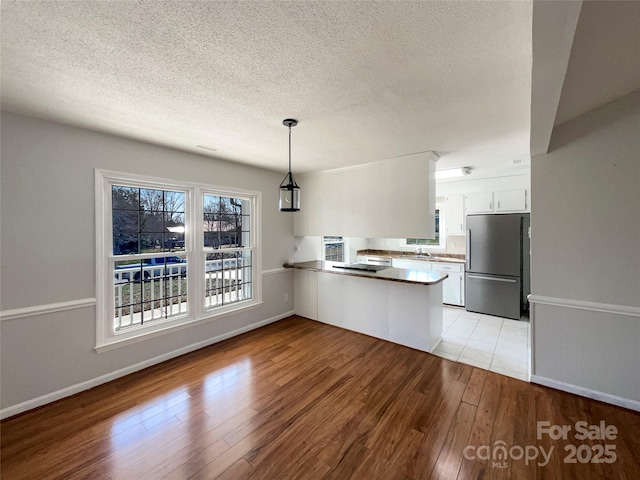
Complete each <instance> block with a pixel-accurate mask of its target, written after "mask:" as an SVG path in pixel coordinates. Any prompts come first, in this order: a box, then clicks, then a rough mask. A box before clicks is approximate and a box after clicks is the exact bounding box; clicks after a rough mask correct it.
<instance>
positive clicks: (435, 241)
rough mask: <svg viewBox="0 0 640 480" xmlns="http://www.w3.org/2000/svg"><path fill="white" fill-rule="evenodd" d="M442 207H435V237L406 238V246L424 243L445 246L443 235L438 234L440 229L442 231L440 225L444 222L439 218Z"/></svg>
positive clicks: (439, 246)
mask: <svg viewBox="0 0 640 480" xmlns="http://www.w3.org/2000/svg"><path fill="white" fill-rule="evenodd" d="M441 212H442V209H441V208H437V209H436V236H435V238H407V246H411V245H426V246H432V247H437V248H446V244H445V238H444V235H440V231H441V230H442V231H444V230H443V229H442V228H441V227H442V224H444V218H441V215H442V213H441Z"/></svg>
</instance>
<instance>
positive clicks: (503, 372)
mask: <svg viewBox="0 0 640 480" xmlns="http://www.w3.org/2000/svg"><path fill="white" fill-rule="evenodd" d="M489 370H490V371H492V372H495V373H499V374H500V375H506V376H507V377H512V378H517V379H518V380H523V381H525V382H528V381H529V379H528V378H527V377H528V376H527V374H526V373H521V372H515V371H513V370H509V369H508V368H501V367H496V366H494V365H491V366H490V367H489Z"/></svg>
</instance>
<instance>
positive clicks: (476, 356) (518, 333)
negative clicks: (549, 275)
mask: <svg viewBox="0 0 640 480" xmlns="http://www.w3.org/2000/svg"><path fill="white" fill-rule="evenodd" d="M529 332H530V329H529V321H528V319H527V320H520V321H517V320H511V319H508V318H500V317H494V316H492V315H482V314H480V313H472V312H467V311H466V310H464V309H462V308H455V307H444V313H443V333H442V341H441V342H440V344H439V345H438V346H437V347H436V349H435V350H434V351H433V353H434V355H438V356H440V357H443V358H447V359H449V360H455V361H457V362H462V363H467V364H469V365H473V366H474V367H478V368H484V369H485V370H491V371H492V372H496V373H501V374H503V375H507V376H509V377H514V378H518V379H520V380H525V381H528V380H529V357H530V354H529V352H530V350H531V337H530V335H529Z"/></svg>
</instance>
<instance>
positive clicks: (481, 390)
mask: <svg viewBox="0 0 640 480" xmlns="http://www.w3.org/2000/svg"><path fill="white" fill-rule="evenodd" d="M539 421H548V422H549V423H550V424H551V425H571V426H573V425H575V423H576V422H579V421H584V422H587V424H588V425H598V424H599V423H600V422H601V421H604V422H605V423H606V424H607V425H614V426H615V427H616V428H617V429H618V437H617V438H616V439H615V440H601V439H587V440H584V441H576V440H575V439H574V437H573V433H572V434H571V435H570V436H569V438H568V439H559V440H552V439H550V438H549V436H548V435H547V436H544V435H543V436H542V437H541V438H537V422H539ZM0 427H1V428H0V437H1V438H0V455H1V469H2V470H1V471H2V478H3V479H4V478H7V479H11V480H14V479H15V480H20V479H29V480H31V479H36V478H37V479H38V480H43V479H52V480H53V479H56V480H57V479H65V480H67V479H85V478H86V479H91V480H94V479H98V480H102V479H104V480H108V479H112V480H120V479H126V480H130V479H136V480H139V479H142V480H159V479H171V480H184V479H188V478H193V479H214V478H219V479H233V480H236V479H245V478H246V479H256V478H259V479H261V480H271V479H281V478H282V479H283V478H299V479H304V480H314V479H318V480H320V479H322V480H328V479H339V480H344V479H356V480H360V479H363V478H366V479H375V480H387V479H389V480H392V479H393V480H395V479H398V480H409V479H423V478H424V479H427V478H443V479H458V480H469V479H485V480H489V479H554V478H557V479H561V480H565V479H580V480H583V479H585V480H588V479H601V478H603V479H604V478H610V479H614V478H615V479H629V480H637V479H638V478H640V435H638V432H640V414H638V413H636V412H632V411H629V410H625V409H622V408H618V407H613V406H610V405H606V404H603V403H600V402H596V401H592V400H588V399H585V398H582V397H577V396H575V395H570V394H567V393H564V392H559V391H556V390H552V389H548V388H544V387H540V386H536V385H531V384H529V383H526V382H522V381H519V380H516V379H513V378H509V377H505V376H502V375H498V374H496V373H493V372H486V371H484V370H481V369H477V368H474V367H472V366H469V365H465V364H461V363H457V362H452V361H449V360H445V359H443V358H440V357H436V356H433V355H429V354H427V353H424V352H419V351H416V350H412V349H409V348H406V347H402V346H399V345H395V344H392V343H389V342H385V341H382V340H378V339H375V338H372V337H368V336H366V335H362V334H359V333H355V332H349V331H346V330H342V329H339V328H335V327H331V326H328V325H324V324H321V323H318V322H313V321H310V320H306V319H303V318H300V317H291V318H288V319H285V320H282V321H280V322H277V323H274V324H271V325H268V326H266V327H264V328H261V329H258V330H255V331H252V332H249V333H246V334H244V335H241V336H238V337H234V338H231V339H228V340H226V341H224V342H221V343H218V344H216V345H212V346H210V347H206V348H203V349H201V350H198V351H197V352H192V353H190V354H188V355H184V356H182V357H179V358H175V359H172V360H169V361H167V362H164V363H162V364H160V365H156V366H153V367H150V368H147V369H145V370H143V371H140V372H136V373H134V374H132V375H128V376H127V377H123V378H121V379H118V380H114V381H113V382H109V383H108V384H105V385H101V386H99V387H96V388H93V389H91V390H89V391H86V392H83V393H80V394H77V395H74V396H72V397H69V398H66V399H63V400H60V401H58V402H55V403H53V404H50V405H46V406H44V407H41V408H38V409H35V410H33V411H30V412H26V413H24V414H21V415H18V416H15V417H13V418H9V419H7V420H5V421H3V422H2V423H1V425H0ZM499 442H504V445H506V446H507V447H513V446H516V447H517V446H520V447H526V446H535V447H536V448H540V447H541V448H544V449H545V450H546V451H549V450H550V449H553V450H554V453H553V454H552V456H551V458H550V460H549V463H548V465H546V466H540V465H538V463H537V461H532V462H529V463H528V464H527V463H525V461H524V459H520V460H518V459H513V458H509V459H508V460H507V461H506V462H503V463H501V464H499V462H495V461H494V459H486V458H480V457H481V456H480V457H479V456H478V455H476V457H475V458H473V456H471V457H469V455H467V454H465V452H467V453H468V451H467V450H465V448H467V447H470V448H471V449H472V451H474V452H475V451H476V450H477V449H478V448H479V447H482V446H488V447H492V446H494V445H495V444H496V443H499ZM607 444H608V445H611V446H613V447H614V448H615V452H616V454H617V460H616V461H615V462H613V463H598V464H593V463H587V464H581V463H577V464H571V463H566V462H565V456H566V455H567V452H566V451H565V448H570V447H571V445H575V446H580V445H583V448H584V449H589V450H590V451H591V450H594V451H595V449H597V448H599V447H604V446H605V445H607ZM538 460H541V459H538Z"/></svg>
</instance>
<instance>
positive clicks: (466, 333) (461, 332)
mask: <svg viewBox="0 0 640 480" xmlns="http://www.w3.org/2000/svg"><path fill="white" fill-rule="evenodd" d="M475 328H476V327H475V326H474V325H463V324H459V323H458V320H456V323H454V324H453V325H451V326H450V327H449V328H448V329H447V333H450V334H452V335H457V336H458V337H464V338H467V339H468V338H469V337H471V334H472V333H473V330H474V329H475Z"/></svg>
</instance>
